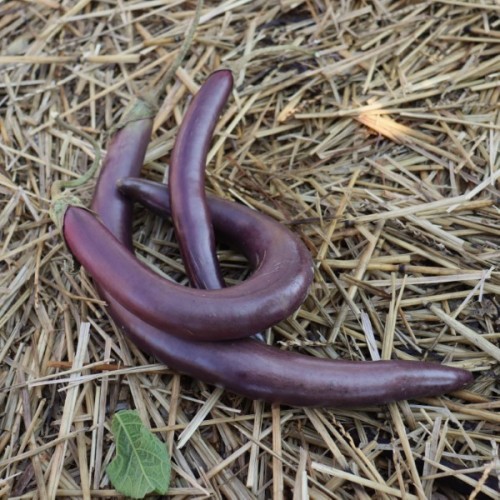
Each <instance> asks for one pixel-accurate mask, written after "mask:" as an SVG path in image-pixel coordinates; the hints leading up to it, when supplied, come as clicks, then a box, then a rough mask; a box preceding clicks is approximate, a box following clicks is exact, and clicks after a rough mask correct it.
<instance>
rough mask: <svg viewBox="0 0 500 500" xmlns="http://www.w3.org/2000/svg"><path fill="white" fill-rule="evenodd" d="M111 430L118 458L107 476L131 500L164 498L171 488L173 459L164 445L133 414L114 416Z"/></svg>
mask: <svg viewBox="0 0 500 500" xmlns="http://www.w3.org/2000/svg"><path fill="white" fill-rule="evenodd" d="M111 430H112V432H113V435H114V437H115V441H116V457H115V458H114V459H113V461H112V462H111V463H110V464H109V465H108V467H107V469H106V472H107V473H108V476H109V479H110V481H111V483H112V484H113V486H114V488H115V489H116V490H117V491H118V492H120V493H121V494H123V495H126V496H128V497H131V498H144V497H145V496H146V495H147V494H148V493H158V494H161V495H164V494H165V493H166V492H167V490H168V486H169V484H170V457H169V456H168V452H167V447H166V446H165V444H164V443H162V442H161V441H160V440H159V439H158V437H156V436H155V435H154V434H153V433H152V432H151V431H150V430H149V429H148V428H146V427H145V426H144V424H143V423H142V421H141V419H140V417H139V415H138V413H137V412H136V411H133V410H125V411H120V412H117V413H115V415H114V417H113V421H112V423H111Z"/></svg>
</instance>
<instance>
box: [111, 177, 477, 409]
mask: <svg viewBox="0 0 500 500" xmlns="http://www.w3.org/2000/svg"><path fill="white" fill-rule="evenodd" d="M119 188H120V190H121V191H122V192H123V193H125V194H126V195H127V196H130V197H131V198H132V199H134V200H136V201H138V202H140V203H141V204H143V205H144V206H146V207H147V208H148V209H150V210H152V211H154V212H155V213H157V214H158V215H160V216H162V217H168V216H169V215H170V210H169V196H168V188H167V186H164V185H162V184H158V183H154V182H151V181H145V180H140V179H134V178H126V179H122V180H120V181H119ZM208 206H209V209H210V213H211V216H212V218H213V222H214V227H215V230H216V233H217V236H221V237H222V238H224V239H226V238H228V237H230V235H229V233H228V232H227V228H226V227H225V225H226V224H228V223H230V221H231V220H232V219H233V217H235V215H232V214H231V212H232V211H233V210H234V211H236V212H237V210H238V205H237V204H235V203H227V202H222V200H218V199H215V198H208ZM236 217H237V215H236ZM222 222H224V223H222ZM219 230H220V231H221V232H220V233H219ZM124 313H126V311H124V310H123V309H122V310H121V312H119V314H120V315H123V314H124ZM122 324H127V328H126V329H127V331H128V334H129V337H131V338H133V340H134V342H136V343H137V344H138V345H139V346H140V347H141V349H143V350H145V351H147V352H149V353H151V354H153V355H154V356H156V357H157V358H158V359H160V360H161V361H163V362H164V363H166V364H167V365H168V366H170V367H171V368H174V369H176V370H178V371H180V372H183V373H188V374H189V375H191V376H193V377H196V378H198V379H200V380H203V381H204V382H209V383H213V384H215V385H218V386H221V387H225V388H226V389H228V390H231V391H233V392H236V393H238V394H241V395H244V396H247V397H249V398H252V399H261V400H264V401H269V402H273V403H282V404H286V405H290V406H323V407H327V406H332V407H337V408H341V407H343V408H344V407H360V406H367V405H380V404H384V403H388V402H392V401H398V400H403V399H410V398H419V397H424V396H436V395H439V394H443V393H445V392H449V391H454V390H457V389H461V388H463V387H464V386H465V385H467V384H468V383H470V382H471V381H472V374H471V373H470V372H468V371H466V370H461V369H458V368H451V367H447V366H443V365H439V364H437V363H428V362H418V361H373V362H371V361H364V362H359V361H341V360H335V361H333V360H329V359H323V358H316V357H312V356H305V355H302V354H298V353H293V352H288V351H282V350H279V349H276V348H275V347H272V346H268V345H266V344H263V343H262V342H258V341H255V340H250V339H246V340H238V341H232V342H217V343H213V342H210V343H209V342H205V343H200V342H196V343H195V342H186V341H181V340H180V339H178V338H174V337H172V336H167V335H166V334H165V333H164V332H162V331H160V330H157V329H153V328H151V327H148V329H147V333H146V332H145V331H144V330H142V331H141V327H140V325H138V324H137V323H136V321H134V322H133V323H131V322H130V321H122Z"/></svg>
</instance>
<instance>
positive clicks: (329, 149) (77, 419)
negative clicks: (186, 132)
mask: <svg viewBox="0 0 500 500" xmlns="http://www.w3.org/2000/svg"><path fill="white" fill-rule="evenodd" d="M195 7H196V3H195V2H194V1H193V2H182V1H173V0H172V1H169V0H161V1H157V0H145V1H135V0H133V1H129V2H118V1H114V0H111V1H108V2H102V1H93V2H91V1H89V0H69V1H66V0H64V1H62V2H55V1H53V0H34V1H31V2H22V1H17V0H6V1H4V2H2V3H0V237H1V238H0V498H10V499H14V498H23V499H35V498H41V499H43V498H55V497H57V498H84V499H91V498H116V497H119V496H120V495H119V494H118V493H117V492H116V491H115V490H114V489H113V486H112V485H111V484H110V482H109V480H108V477H107V475H106V466H107V464H108V463H109V462H110V461H111V459H112V457H113V454H114V451H115V447H114V443H113V440H112V436H111V433H110V420H111V417H112V415H113V413H114V412H115V411H117V410H119V409H123V408H135V409H137V410H138V411H139V413H140V416H141V418H142V420H143V421H144V422H145V423H146V424H147V425H149V426H150V427H151V428H152V429H153V430H154V431H155V432H156V433H157V434H158V435H159V437H160V438H161V439H162V440H163V441H164V442H165V443H166V444H167V446H168V448H169V450H170V453H171V456H172V472H173V479H172V484H171V489H170V492H169V495H170V496H172V497H174V498H206V497H210V498H231V499H233V498H234V499H247V498H248V499H252V498H262V499H264V498H266V499H267V498H275V499H280V498H293V499H296V500H299V499H306V498H314V499H329V498H332V499H351V498H361V499H364V498H381V499H392V498H405V499H413V498H415V499H424V498H443V497H444V498H471V499H473V498H498V491H499V485H500V458H499V452H498V449H499V445H500V438H499V436H500V417H499V408H500V399H499V395H500V394H499V385H498V377H499V374H500V372H499V369H498V362H499V361H500V354H499V353H500V333H499V332H500V319H499V318H500V315H499V308H500V303H499V298H498V297H499V293H500V274H499V270H498V264H499V262H500V210H499V200H500V191H499V185H500V180H499V179H500V147H499V146H500V108H499V104H498V103H499V96H500V43H499V41H500V15H499V14H500V4H499V3H498V1H496V0H469V1H466V0H463V1H462V0H460V1H459V0H440V1H434V2H428V1H419V2H412V1H404V0H401V1H392V0H388V1H374V2H362V1H354V0H343V1H337V0H335V1H330V2H328V1H325V2H322V1H313V0H306V1H302V0H281V1H280V2H266V1H264V0H255V1H248V0H225V1H223V2H216V1H208V0H207V1H206V2H205V5H204V7H203V11H202V15H201V19H200V22H199V25H198V27H197V30H196V33H195V36H194V39H193V41H192V44H191V47H190V49H189V51H188V53H187V54H186V57H185V58H184V60H183V62H182V64H181V66H180V67H179V68H178V69H177V71H176V74H175V77H174V78H171V79H170V80H169V82H168V84H167V85H166V87H165V89H164V91H163V92H162V94H161V105H160V109H159V111H158V114H157V117H156V120H155V128H154V135H153V138H152V141H151V144H150V148H149V150H148V155H147V163H146V165H145V168H144V176H145V177H146V178H149V179H153V180H158V181H161V180H164V179H165V172H166V169H167V168H168V163H169V154H170V151H171V148H172V145H173V141H174V138H175V134H176V132H177V129H178V126H179V123H180V121H181V119H182V116H183V113H184V112H185V110H186V107H187V105H188V102H189V98H190V95H191V93H193V92H195V91H196V90H197V89H198V88H199V85H200V84H201V83H202V82H203V81H204V80H205V78H206V77H207V76H208V75H209V74H210V73H211V72H212V71H214V70H215V69H218V68H221V67H224V68H229V69H231V70H232V71H233V74H234V77H235V82H236V85H235V90H234V92H233V94H232V96H231V98H230V101H229V103H228V105H227V106H226V107H225V110H224V113H223V115H222V116H221V118H220V122H219V125H218V128H217V132H216V136H215V137H214V141H213V145H212V149H211V151H210V154H209V158H210V163H209V165H208V170H207V190H208V191H210V192H211V193H213V194H215V195H217V196H220V197H223V198H227V199H231V200H233V201H235V202H238V203H243V204H246V205H248V206H251V207H253V208H255V209H257V210H260V211H262V212H264V213H267V214H269V215H271V216H272V217H274V218H275V219H277V220H279V221H280V222H281V223H283V224H287V225H288V226H289V227H290V228H291V229H292V230H293V231H295V232H296V233H297V234H299V235H300V237H301V238H302V239H303V241H304V242H305V243H306V245H307V247H308V248H309V250H310V252H311V254H312V256H313V259H314V262H315V280H314V285H313V286H312V288H311V290H310V293H309V296H308V298H307V300H306V302H305V303H304V304H303V306H302V308H301V309H300V310H299V311H298V312H297V313H296V314H295V315H294V316H293V317H291V318H289V319H287V320H286V321H284V322H282V323H280V324H279V325H277V326H276V327H274V328H273V329H271V330H270V331H269V332H267V334H266V337H267V341H268V342H270V343H274V344H275V345H277V346H279V347H281V348H283V349H290V350H296V351H300V352H303V353H305V354H307V355H309V356H318V357H327V358H332V359H335V358H344V359H352V360H369V359H389V358H391V359H396V358H397V359H412V360H431V361H437V362H442V363H446V364H448V365H452V366H456V367H462V368H466V369H469V370H472V371H473V372H474V374H475V377H476V378H475V381H474V383H473V384H472V385H471V386H469V387H467V388H466V389H464V390H462V391H459V392H457V393H455V394H451V395H446V396H443V397H439V398H427V399H422V400H412V401H407V402H401V403H397V404H391V405H389V406H383V407H378V408H360V409H357V410H336V409H331V408H317V409H296V408H288V407H279V406H271V405H268V404H263V403H261V402H253V401H249V400H246V399H245V398H242V397H239V396H236V395H234V394H231V393H228V392H225V391H223V390H221V389H218V388H214V387H212V386H209V385H206V384H203V383H202V382H199V381H197V380H193V379H191V378H189V377H187V376H184V375H182V376H181V375H179V374H177V373H175V372H173V371H171V370H170V369H169V368H168V367H165V366H163V365H160V364H158V363H156V361H155V360H154V359H153V358H150V357H148V356H146V355H144V354H143V353H141V352H140V351H139V350H138V349H137V348H136V347H135V346H134V345H133V344H131V343H130V342H129V341H128V340H127V339H126V338H125V337H124V336H123V335H122V334H121V333H120V331H119V329H118V328H117V327H116V325H114V324H113V323H112V322H111V321H110V319H109V317H108V316H107V314H106V307H105V304H104V303H103V302H102V301H101V300H100V299H99V297H98V296H97V295H96V292H95V290H94V287H93V285H92V282H91V280H90V278H89V277H88V276H87V275H86V274H85V272H84V271H83V270H81V269H78V268H74V266H73V263H72V262H71V259H70V257H69V253H68V251H67V250H66V248H65V247H64V245H63V242H62V239H61V237H60V235H59V234H58V232H57V230H56V229H55V227H54V225H53V224H52V222H51V221H50V219H49V216H48V209H49V204H50V188H51V186H52V184H53V183H54V182H55V181H56V180H59V179H65V180H68V179H73V178H76V177H78V176H79V175H80V174H81V173H83V172H85V171H86V170H87V169H88V168H89V166H90V164H91V163H92V161H93V159H94V157H95V154H96V152H95V151H94V148H93V146H92V144H91V143H90V142H89V141H88V140H86V139H85V137H84V136H79V135H77V134H75V133H73V132H71V131H69V130H67V129H65V128H64V127H62V126H61V125H60V124H59V123H58V122H57V121H56V116H59V117H60V119H61V120H63V122H67V123H69V124H71V125H73V126H76V127H78V128H79V129H81V130H82V131H84V132H86V133H88V134H90V135H91V136H92V137H93V138H95V140H96V141H97V142H98V143H99V144H100V146H101V149H102V153H103V154H105V149H106V143H107V140H108V138H109V136H110V134H112V132H113V126H114V125H116V124H117V123H118V122H119V120H120V117H121V116H122V115H123V112H124V109H125V108H126V107H127V106H129V105H130V104H131V103H132V102H133V99H134V96H135V95H137V94H138V93H140V92H142V91H144V90H146V89H147V88H150V87H153V86H154V85H155V84H156V83H158V82H160V81H161V79H162V78H163V77H164V76H165V74H166V72H167V71H168V69H169V67H171V65H172V63H173V61H174V60H175V59H176V56H178V54H179V50H180V48H181V45H182V42H183V39H184V35H185V33H186V31H187V29H188V27H189V25H190V22H191V20H192V19H193V15H194V10H195ZM94 182H95V180H91V181H90V182H88V183H87V184H85V185H84V186H82V187H80V188H78V189H76V190H75V194H77V195H78V196H80V197H81V199H82V200H83V201H84V202H85V203H89V201H90V199H91V196H92V190H93V186H94ZM134 228H135V233H134V237H135V242H136V249H137V252H138V254H139V256H140V258H141V259H143V260H145V261H146V262H148V263H150V264H152V265H155V266H158V267H159V268H160V269H161V272H162V273H165V274H167V275H168V276H170V277H171V278H174V279H177V280H179V281H180V282H183V283H186V282H187V281H186V278H185V275H184V272H183V268H182V265H181V263H180V260H179V255H178V251H177V247H176V242H175V239H174V238H173V232H172V228H171V226H170V225H169V224H168V223H165V221H161V220H159V219H158V218H157V217H154V216H152V215H150V214H149V213H147V212H146V211H145V210H143V209H139V208H138V210H137V212H136V217H135V221H134ZM220 259H221V262H222V264H223V271H224V274H225V278H226V279H227V282H228V283H230V284H231V283H236V282H238V281H239V280H241V279H244V278H245V276H246V275H247V272H248V271H247V268H246V266H245V262H244V260H243V259H242V258H241V256H240V255H238V254H235V253H234V252H232V251H231V250H228V249H226V248H222V247H221V248H220ZM304 377H307V374H304ZM439 495H441V497H440V496H439Z"/></svg>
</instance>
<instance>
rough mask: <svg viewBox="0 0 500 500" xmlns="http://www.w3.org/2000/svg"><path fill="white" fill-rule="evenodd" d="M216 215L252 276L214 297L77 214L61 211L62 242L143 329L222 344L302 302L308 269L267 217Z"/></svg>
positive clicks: (243, 212)
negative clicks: (172, 277)
mask: <svg viewBox="0 0 500 500" xmlns="http://www.w3.org/2000/svg"><path fill="white" fill-rule="evenodd" d="M221 203H222V204H224V203H226V204H227V203H228V202H223V201H221ZM222 214H223V215H226V216H227V215H228V214H231V216H232V217H231V218H227V220H225V221H222V223H221V225H223V226H225V229H224V230H225V231H226V232H227V233H228V239H229V240H230V241H238V242H239V244H240V245H241V247H242V248H244V249H245V252H246V254H247V256H248V258H249V260H250V263H251V264H252V266H253V267H254V268H255V271H254V273H253V274H252V275H251V276H250V277H249V278H248V279H246V280H245V281H243V282H241V283H240V284H238V285H235V286H232V287H228V288H223V289H219V290H199V289H196V288H190V287H186V286H181V285H179V284H177V283H174V282H171V281H167V280H165V279H163V278H162V277H161V276H160V275H159V274H158V273H156V272H155V271H153V270H151V269H150V268H149V267H147V266H146V265H145V264H143V263H142V262H140V261H139V260H138V259H137V258H136V257H135V256H134V255H133V254H131V253H130V252H129V251H128V249H127V248H125V247H124V246H123V245H122V244H121V243H120V241H119V240H118V239H116V238H115V237H114V236H113V235H112V233H111V232H110V231H109V230H108V229H106V227H105V225H104V224H102V223H101V222H100V221H99V219H98V218H97V217H95V215H94V214H93V213H91V212H90V211H88V210H85V209H83V208H79V207H70V208H69V209H68V210H67V212H66V214H65V216H64V236H65V240H66V244H67V245H68V247H69V249H70V250H71V252H72V253H73V255H74V257H75V258H76V259H77V260H78V262H80V264H81V265H82V266H83V267H84V268H85V269H86V270H87V271H88V272H89V274H90V275H91V276H92V277H93V278H94V279H95V280H96V281H97V283H99V284H100V285H102V286H105V287H106V289H107V291H108V292H109V293H111V295H113V297H114V298H115V299H116V300H117V301H118V302H119V303H120V304H122V305H123V306H124V307H126V308H127V309H128V310H129V311H131V312H132V313H134V314H136V315H137V316H139V317H140V318H142V319H143V320H144V321H146V322H147V323H150V324H151V325H153V326H156V327H157V328H160V329H165V330H168V331H169V332H171V333H173V334H175V335H178V336H181V337H185V338H191V339H197V340H228V339H235V338H242V337H247V336H249V335H253V334H255V333H257V332H259V331H261V330H264V329H266V328H269V327H271V326H273V325H275V324H276V323H278V322H280V321H282V320H283V319H284V318H286V317H287V316H289V315H290V314H292V313H293V312H294V311H295V310H296V309H297V308H298V307H299V306H300V305H301V304H302V302H303V301H304V298H305V296H306V293H307V290H308V288H309V285H310V283H311V280H312V262H311V257H310V255H309V252H308V251H307V249H306V248H305V246H304V245H303V244H302V242H301V241H300V240H299V239H298V238H297V237H296V236H295V235H294V234H293V233H291V232H290V231H288V230H287V229H286V228H285V227H284V226H282V225H280V224H278V223H277V222H275V221H274V220H272V219H271V218H269V217H267V216H265V215H263V214H260V213H258V212H256V211H254V210H250V209H248V208H246V207H244V206H242V205H237V208H236V209H235V210H233V211H232V212H227V211H222Z"/></svg>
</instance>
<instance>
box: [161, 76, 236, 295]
mask: <svg viewBox="0 0 500 500" xmlns="http://www.w3.org/2000/svg"><path fill="white" fill-rule="evenodd" d="M232 85H233V76H232V74H231V72H230V71H228V70H220V71H216V72H215V73H212V74H211V75H210V76H209V77H208V78H207V79H206V80H205V82H204V83H203V85H202V86H201V88H200V90H199V92H198V93H197V94H196V96H195V97H194V99H193V100H192V101H191V104H190V105H189V108H188V110H187V112H186V114H185V115H184V117H183V119H182V123H181V126H180V127H179V132H178V133H177V138H176V140H175V144H174V148H173V151H172V156H171V159H170V169H169V177H168V185H169V192H170V200H171V211H172V222H173V224H174V228H175V235H176V239H177V241H178V243H179V249H180V252H181V255H182V260H183V262H184V266H185V268H186V274H187V275H188V276H189V279H190V281H191V283H192V285H193V286H194V287H196V288H203V289H208V290H215V289H218V288H223V287H224V280H223V279H222V275H221V272H220V266H219V262H218V261H217V254H216V252H215V238H214V231H213V226H212V220H211V219H210V216H209V213H208V206H207V201H206V196H205V163H206V159H207V154H208V149H209V146H210V141H211V140H212V135H213V132H214V129H215V125H216V123H217V119H218V117H219V115H220V113H221V111H222V108H223V106H224V104H225V102H226V100H227V98H228V96H229V94H230V92H231V88H232ZM194 145H196V147H194Z"/></svg>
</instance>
